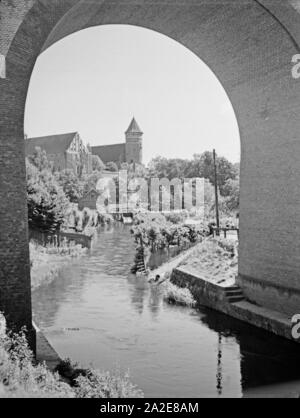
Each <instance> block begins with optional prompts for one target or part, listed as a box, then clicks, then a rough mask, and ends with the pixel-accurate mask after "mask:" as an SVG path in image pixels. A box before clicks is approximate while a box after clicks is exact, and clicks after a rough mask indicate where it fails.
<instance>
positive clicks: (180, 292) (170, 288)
mask: <svg viewBox="0 0 300 418" xmlns="http://www.w3.org/2000/svg"><path fill="white" fill-rule="evenodd" d="M163 288H164V289H163V292H164V293H163V297H164V300H165V301H167V302H168V303H170V304H172V305H181V306H187V307H190V308H194V307H195V306H196V301H195V299H194V297H193V295H192V293H191V292H190V290H189V289H188V288H181V287H178V286H176V285H174V284H173V283H171V282H170V281H169V280H168V281H166V282H165V283H163Z"/></svg>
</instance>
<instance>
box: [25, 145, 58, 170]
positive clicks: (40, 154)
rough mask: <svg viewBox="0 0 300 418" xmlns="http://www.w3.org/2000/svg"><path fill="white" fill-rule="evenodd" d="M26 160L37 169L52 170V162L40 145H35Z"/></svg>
mask: <svg viewBox="0 0 300 418" xmlns="http://www.w3.org/2000/svg"><path fill="white" fill-rule="evenodd" d="M28 161H29V163H31V164H32V165H34V166H35V167H36V168H37V169H38V170H39V171H42V170H49V171H52V169H53V164H52V163H51V162H50V161H49V160H48V157H47V153H46V151H45V150H42V149H41V148H40V147H35V150H34V153H33V154H32V155H29V156H28Z"/></svg>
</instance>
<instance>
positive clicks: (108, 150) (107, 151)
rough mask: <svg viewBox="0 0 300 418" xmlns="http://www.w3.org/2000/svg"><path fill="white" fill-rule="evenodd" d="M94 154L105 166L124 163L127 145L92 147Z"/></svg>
mask: <svg viewBox="0 0 300 418" xmlns="http://www.w3.org/2000/svg"><path fill="white" fill-rule="evenodd" d="M92 154H93V155H98V157H100V159H101V160H102V161H103V162H104V164H107V163H110V162H115V163H119V162H124V161H125V160H126V148H125V143H123V144H112V145H100V146H97V147H92Z"/></svg>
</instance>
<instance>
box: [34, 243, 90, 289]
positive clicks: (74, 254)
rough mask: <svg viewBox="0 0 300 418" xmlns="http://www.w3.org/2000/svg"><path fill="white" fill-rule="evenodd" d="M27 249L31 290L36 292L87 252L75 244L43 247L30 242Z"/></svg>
mask: <svg viewBox="0 0 300 418" xmlns="http://www.w3.org/2000/svg"><path fill="white" fill-rule="evenodd" d="M29 249H30V264H31V288H32V290H36V289H37V288H38V287H39V286H41V285H46V284H49V283H51V282H52V281H53V280H55V279H57V278H58V277H59V273H60V271H61V269H62V268H63V267H65V266H66V265H68V264H69V263H71V262H72V261H73V260H74V259H76V258H79V257H81V256H83V255H85V254H86V252H87V250H86V249H85V248H82V247H81V246H80V245H75V244H62V245H61V246H60V247H56V246H52V245H47V246H46V247H43V246H41V245H38V244H35V243H33V242H31V243H30V244H29Z"/></svg>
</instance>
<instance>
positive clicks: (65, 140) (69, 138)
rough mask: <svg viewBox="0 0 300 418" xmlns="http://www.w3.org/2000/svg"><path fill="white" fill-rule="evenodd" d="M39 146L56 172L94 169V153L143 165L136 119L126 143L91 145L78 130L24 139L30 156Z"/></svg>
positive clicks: (86, 171)
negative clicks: (84, 140) (84, 141)
mask: <svg viewBox="0 0 300 418" xmlns="http://www.w3.org/2000/svg"><path fill="white" fill-rule="evenodd" d="M36 148H40V149H42V150H44V151H45V152H46V154H47V157H48V160H49V161H51V162H52V164H53V168H54V170H55V171H62V170H66V169H71V170H73V171H74V172H75V173H76V174H78V175H80V174H81V173H91V172H92V155H97V156H98V157H99V158H100V160H101V161H102V162H103V163H104V164H107V163H110V162H114V163H116V164H117V166H118V167H120V166H121V164H123V163H128V164H131V163H135V164H142V162H143V154H142V152H143V132H142V131H141V129H140V127H139V125H138V124H137V122H136V120H135V118H133V119H132V121H131V123H130V125H129V127H128V129H127V131H126V132H125V142H124V143H118V144H113V145H100V146H95V147H89V146H86V145H84V143H83V141H82V139H81V137H80V135H79V133H78V132H73V133H67V134H61V135H50V136H44V137H38V138H28V139H26V140H25V149H26V155H27V156H28V155H32V154H33V153H34V152H35V149H36Z"/></svg>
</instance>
